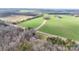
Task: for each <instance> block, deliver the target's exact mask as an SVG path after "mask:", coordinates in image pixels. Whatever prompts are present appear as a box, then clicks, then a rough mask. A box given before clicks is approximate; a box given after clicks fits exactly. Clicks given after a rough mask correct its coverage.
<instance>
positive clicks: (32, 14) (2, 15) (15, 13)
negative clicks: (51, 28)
mask: <svg viewBox="0 0 79 59" xmlns="http://www.w3.org/2000/svg"><path fill="white" fill-rule="evenodd" d="M10 15H27V16H36V15H38V14H37V13H32V12H27V13H19V12H6V13H0V17H7V16H10Z"/></svg>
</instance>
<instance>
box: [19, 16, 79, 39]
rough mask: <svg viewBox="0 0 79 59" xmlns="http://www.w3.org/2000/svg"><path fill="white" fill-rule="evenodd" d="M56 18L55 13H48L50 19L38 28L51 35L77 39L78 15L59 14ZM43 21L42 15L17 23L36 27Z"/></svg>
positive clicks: (78, 33) (78, 31) (78, 32)
mask: <svg viewBox="0 0 79 59" xmlns="http://www.w3.org/2000/svg"><path fill="white" fill-rule="evenodd" d="M61 16H62V18H60V19H59V18H58V17H56V16H55V15H50V20H48V21H47V23H46V24H45V25H44V26H43V27H42V28H40V29H39V31H42V32H46V33H49V34H53V35H58V36H62V37H65V38H69V39H74V40H79V17H75V16H70V15H61ZM43 21H44V19H43V17H39V18H36V19H33V20H30V21H25V22H22V23H20V24H18V25H20V26H23V27H32V28H36V27H38V26H39V25H40V24H41V23H42V22H43Z"/></svg>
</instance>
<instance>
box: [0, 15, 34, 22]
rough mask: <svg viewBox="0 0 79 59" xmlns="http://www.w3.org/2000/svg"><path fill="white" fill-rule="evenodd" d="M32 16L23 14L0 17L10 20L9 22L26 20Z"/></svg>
mask: <svg viewBox="0 0 79 59" xmlns="http://www.w3.org/2000/svg"><path fill="white" fill-rule="evenodd" d="M33 17H34V16H25V15H11V16H7V17H2V18H0V19H1V20H3V21H6V22H10V23H17V22H21V21H23V20H27V19H29V18H33Z"/></svg>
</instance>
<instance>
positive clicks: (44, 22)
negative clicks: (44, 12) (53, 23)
mask: <svg viewBox="0 0 79 59" xmlns="http://www.w3.org/2000/svg"><path fill="white" fill-rule="evenodd" d="M46 22H47V20H44V21H43V23H42V24H41V25H39V26H38V27H37V28H35V30H38V29H40V28H41V27H43V26H44V25H45V24H46Z"/></svg>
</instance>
